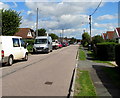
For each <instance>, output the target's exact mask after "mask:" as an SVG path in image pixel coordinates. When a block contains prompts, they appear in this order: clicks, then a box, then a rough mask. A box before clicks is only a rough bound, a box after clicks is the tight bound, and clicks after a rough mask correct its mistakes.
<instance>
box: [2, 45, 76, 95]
mask: <svg viewBox="0 0 120 98" xmlns="http://www.w3.org/2000/svg"><path fill="white" fill-rule="evenodd" d="M77 49H78V46H77V45H71V46H68V47H65V48H62V49H58V50H55V51H53V52H51V53H49V54H34V55H30V56H29V60H28V61H26V62H25V61H24V62H23V61H22V62H21V61H18V62H16V63H15V64H13V65H12V66H5V67H2V68H0V70H2V76H1V77H2V78H1V79H2V96H67V95H68V93H69V87H70V82H71V78H72V73H73V69H74V67H75V64H76V54H77Z"/></svg>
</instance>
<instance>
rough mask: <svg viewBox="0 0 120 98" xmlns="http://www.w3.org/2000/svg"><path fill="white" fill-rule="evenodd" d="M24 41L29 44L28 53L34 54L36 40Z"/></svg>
mask: <svg viewBox="0 0 120 98" xmlns="http://www.w3.org/2000/svg"><path fill="white" fill-rule="evenodd" d="M24 41H25V43H28V46H27V49H28V52H32V51H33V44H34V39H24Z"/></svg>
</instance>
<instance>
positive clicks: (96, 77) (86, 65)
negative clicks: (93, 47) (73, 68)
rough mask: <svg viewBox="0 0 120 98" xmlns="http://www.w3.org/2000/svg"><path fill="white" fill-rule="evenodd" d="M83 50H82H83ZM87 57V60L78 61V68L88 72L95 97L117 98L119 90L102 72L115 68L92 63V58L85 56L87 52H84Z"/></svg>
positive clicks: (119, 94)
mask: <svg viewBox="0 0 120 98" xmlns="http://www.w3.org/2000/svg"><path fill="white" fill-rule="evenodd" d="M83 50H84V49H83ZM84 51H85V53H86V56H87V60H85V61H81V60H79V61H78V68H79V69H80V70H86V71H89V73H90V76H91V79H92V81H93V84H94V86H95V89H96V94H97V96H109V97H116V96H117V97H119V96H120V88H119V87H116V86H115V85H114V84H113V83H112V82H111V80H110V78H109V77H108V76H107V75H106V74H105V73H104V72H103V68H105V67H107V68H116V67H115V66H111V65H108V64H103V63H96V62H93V61H92V58H91V57H89V56H88V55H87V51H86V50H84Z"/></svg>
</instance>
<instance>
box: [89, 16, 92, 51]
mask: <svg viewBox="0 0 120 98" xmlns="http://www.w3.org/2000/svg"><path fill="white" fill-rule="evenodd" d="M89 21H90V22H89V24H90V44H89V50H91V49H92V46H91V42H92V37H91V33H92V30H91V15H89Z"/></svg>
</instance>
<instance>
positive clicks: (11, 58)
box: [8, 56, 13, 66]
mask: <svg viewBox="0 0 120 98" xmlns="http://www.w3.org/2000/svg"><path fill="white" fill-rule="evenodd" d="M12 64H13V57H12V56H9V58H8V65H10V66H11V65H12Z"/></svg>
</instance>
